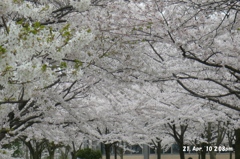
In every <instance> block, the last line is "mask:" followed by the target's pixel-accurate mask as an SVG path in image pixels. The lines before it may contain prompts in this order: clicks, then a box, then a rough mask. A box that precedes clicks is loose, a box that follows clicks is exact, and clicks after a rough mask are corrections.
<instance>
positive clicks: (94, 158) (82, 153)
mask: <svg viewBox="0 0 240 159" xmlns="http://www.w3.org/2000/svg"><path fill="white" fill-rule="evenodd" d="M77 157H78V158H81V159H99V158H102V154H101V152H100V151H99V150H92V149H90V148H85V149H82V150H79V151H78V152H77Z"/></svg>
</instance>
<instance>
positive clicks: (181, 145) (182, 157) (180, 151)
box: [178, 142, 185, 159]
mask: <svg viewBox="0 0 240 159" xmlns="http://www.w3.org/2000/svg"><path fill="white" fill-rule="evenodd" d="M178 146H179V147H180V149H179V155H180V159H185V154H184V151H183V146H184V145H183V142H182V143H179V144H178Z"/></svg>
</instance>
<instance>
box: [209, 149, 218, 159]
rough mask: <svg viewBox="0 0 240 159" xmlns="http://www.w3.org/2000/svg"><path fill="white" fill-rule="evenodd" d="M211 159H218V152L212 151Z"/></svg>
mask: <svg viewBox="0 0 240 159" xmlns="http://www.w3.org/2000/svg"><path fill="white" fill-rule="evenodd" d="M209 153H210V159H216V154H217V153H216V152H215V151H210V152H209Z"/></svg>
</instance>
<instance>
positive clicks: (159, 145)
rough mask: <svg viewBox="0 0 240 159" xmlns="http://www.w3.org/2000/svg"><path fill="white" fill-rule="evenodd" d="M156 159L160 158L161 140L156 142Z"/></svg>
mask: <svg viewBox="0 0 240 159" xmlns="http://www.w3.org/2000/svg"><path fill="white" fill-rule="evenodd" d="M157 159H161V142H160V141H159V142H158V143H157Z"/></svg>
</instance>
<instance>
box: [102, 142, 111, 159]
mask: <svg viewBox="0 0 240 159" xmlns="http://www.w3.org/2000/svg"><path fill="white" fill-rule="evenodd" d="M104 146H105V154H106V159H110V157H111V147H112V144H105V145H104Z"/></svg>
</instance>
